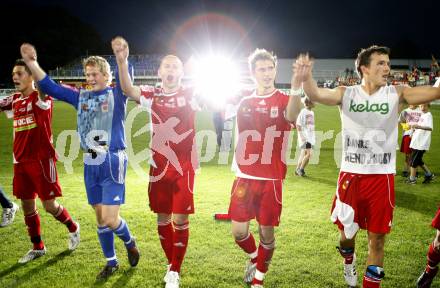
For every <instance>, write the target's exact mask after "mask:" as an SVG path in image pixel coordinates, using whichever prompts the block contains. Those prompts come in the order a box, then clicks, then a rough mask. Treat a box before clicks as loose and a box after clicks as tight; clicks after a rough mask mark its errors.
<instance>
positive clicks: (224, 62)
mask: <svg viewBox="0 0 440 288" xmlns="http://www.w3.org/2000/svg"><path fill="white" fill-rule="evenodd" d="M239 76H240V75H239V71H238V69H237V67H236V65H235V64H234V62H233V61H232V60H231V59H230V58H228V57H226V56H224V55H218V54H212V55H209V56H206V57H202V58H199V59H197V60H196V65H195V74H194V80H195V86H196V88H197V91H198V93H199V94H200V96H201V97H203V98H204V99H205V100H206V101H208V102H209V103H210V104H211V105H213V106H214V107H221V106H223V105H224V104H225V102H226V100H227V99H228V98H231V97H233V96H234V95H235V94H236V93H237V92H238V90H239V82H240V81H239V80H240V79H239Z"/></svg>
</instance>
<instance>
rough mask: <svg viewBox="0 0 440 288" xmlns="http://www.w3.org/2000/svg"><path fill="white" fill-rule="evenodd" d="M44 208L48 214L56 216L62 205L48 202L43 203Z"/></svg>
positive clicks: (53, 201)
mask: <svg viewBox="0 0 440 288" xmlns="http://www.w3.org/2000/svg"><path fill="white" fill-rule="evenodd" d="M43 207H44V210H46V212H48V213H50V214H52V215H54V216H56V214H57V213H58V209H59V208H60V204H58V203H57V202H56V201H55V200H47V201H43Z"/></svg>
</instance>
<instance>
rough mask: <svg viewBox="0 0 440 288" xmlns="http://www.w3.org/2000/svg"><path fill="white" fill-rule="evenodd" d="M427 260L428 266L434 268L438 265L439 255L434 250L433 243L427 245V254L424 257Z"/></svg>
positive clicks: (439, 261)
mask: <svg viewBox="0 0 440 288" xmlns="http://www.w3.org/2000/svg"><path fill="white" fill-rule="evenodd" d="M426 258H428V263H427V264H428V266H429V267H431V268H434V267H436V266H437V265H438V263H440V253H439V252H438V251H437V250H436V249H435V248H434V243H431V244H430V245H429V250H428V254H427V255H426ZM429 267H428V268H429Z"/></svg>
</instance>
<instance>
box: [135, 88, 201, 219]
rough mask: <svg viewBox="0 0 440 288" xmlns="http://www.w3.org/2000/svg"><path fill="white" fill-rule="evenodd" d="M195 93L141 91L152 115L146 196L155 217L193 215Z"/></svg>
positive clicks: (143, 104)
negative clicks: (162, 214) (160, 215)
mask: <svg viewBox="0 0 440 288" xmlns="http://www.w3.org/2000/svg"><path fill="white" fill-rule="evenodd" d="M193 95H194V91H193V89H190V88H181V89H180V90H179V91H177V92H175V93H171V94H165V93H164V92H163V90H162V88H155V87H151V86H142V87H141V98H140V104H141V105H142V106H143V107H147V108H148V109H149V110H150V113H151V127H150V131H152V137H151V143H150V148H151V150H152V153H153V155H152V161H151V167H150V184H149V188H148V192H149V193H148V195H149V200H150V208H151V209H152V210H153V211H154V212H155V213H166V214H171V213H181V214H191V213H194V201H193V186H194V169H195V168H197V166H198V160H197V150H196V145H195V141H194V139H195V124H194V121H195V116H196V111H198V110H200V108H199V105H198V103H197V101H196V99H195V98H194V97H193Z"/></svg>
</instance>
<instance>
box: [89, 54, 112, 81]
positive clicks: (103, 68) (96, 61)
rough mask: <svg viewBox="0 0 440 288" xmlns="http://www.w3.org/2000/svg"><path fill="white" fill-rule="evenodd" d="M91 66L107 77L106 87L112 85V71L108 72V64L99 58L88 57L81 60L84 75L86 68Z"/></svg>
mask: <svg viewBox="0 0 440 288" xmlns="http://www.w3.org/2000/svg"><path fill="white" fill-rule="evenodd" d="M87 66H93V67H98V69H99V71H100V72H101V73H102V74H104V76H107V85H110V83H112V71H111V70H110V64H109V63H108V62H107V60H105V58H103V57H101V56H90V57H87V58H86V59H84V60H83V69H84V73H86V67H87Z"/></svg>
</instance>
